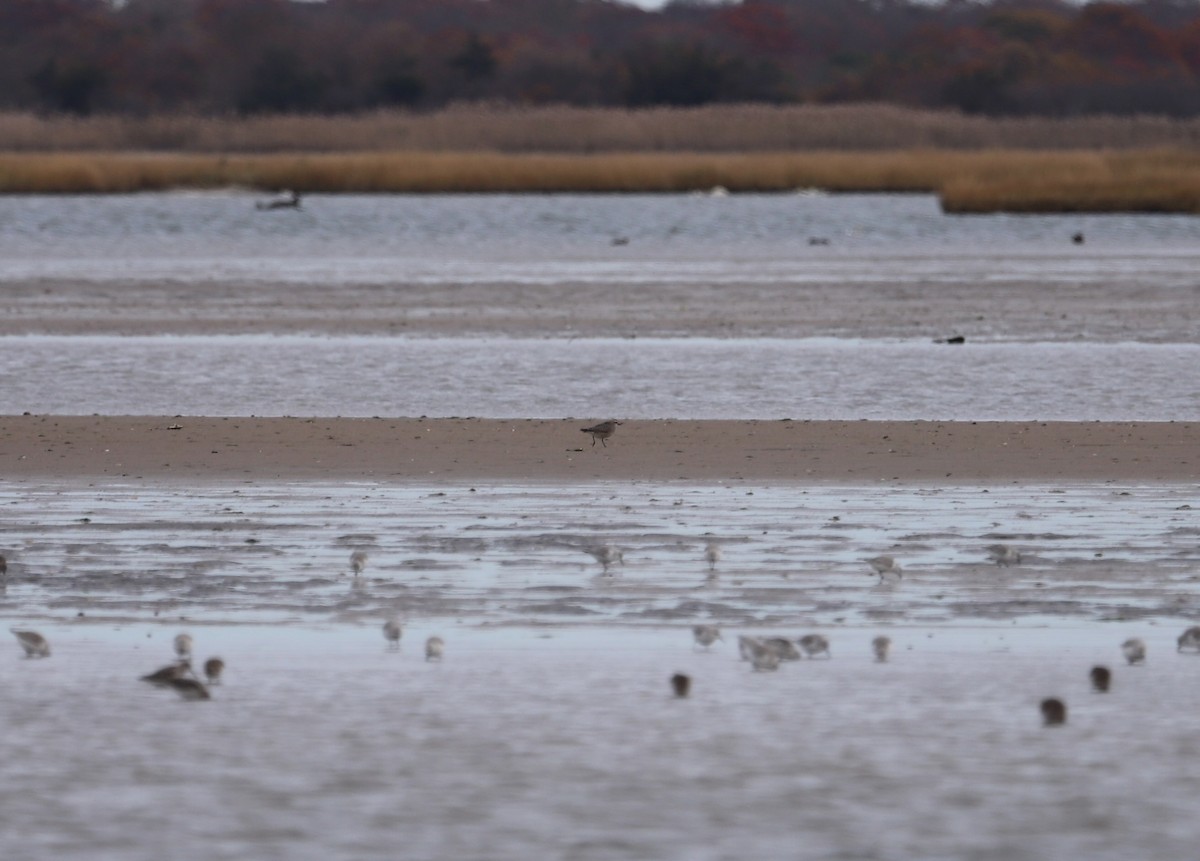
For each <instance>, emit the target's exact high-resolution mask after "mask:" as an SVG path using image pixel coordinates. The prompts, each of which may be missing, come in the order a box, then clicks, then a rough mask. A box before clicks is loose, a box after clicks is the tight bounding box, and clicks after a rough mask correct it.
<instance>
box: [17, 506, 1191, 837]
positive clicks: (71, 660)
mask: <svg viewBox="0 0 1200 861" xmlns="http://www.w3.org/2000/svg"><path fill="white" fill-rule="evenodd" d="M1194 498H1195V491H1194V489H1193V488H1190V487H1175V486H1153V487H1138V486H1134V487H1118V486H1111V487H1103V488H1102V487H1096V486H1062V487H1016V486H1012V487H1007V486H989V487H959V488H939V489H933V490H922V489H914V488H905V489H898V488H886V487H875V486H860V487H810V488H804V487H792V488H779V487H769V488H761V487H747V486H738V487H727V486H707V485H699V486H670V487H651V486H646V485H638V484H602V485H591V486H585V487H579V488H563V487H526V486H514V485H497V486H488V487H482V486H481V487H477V488H475V489H474V490H471V489H469V488H420V487H392V486H376V485H365V484H364V485H357V486H345V485H296V484H293V485H283V486H260V485H254V484H243V485H204V486H200V487H194V488H188V489H180V488H175V487H168V486H132V485H124V486H123V485H115V486H102V487H88V486H83V485H44V486H38V485H29V486H19V487H18V486H8V487H6V488H5V489H4V492H3V494H0V504H2V505H3V511H4V512H5V517H4V518H3V521H2V526H0V528H2V529H3V532H2V533H0V546H2V547H3V549H4V550H5V552H6V553H7V554H8V556H9V558H10V567H9V578H8V581H9V582H8V586H7V590H6V594H5V595H4V596H3V598H2V599H0V616H2V617H3V618H4V619H5V620H7V622H8V623H9V624H10V625H14V626H20V627H35V628H37V629H38V630H40V631H42V632H43V633H44V634H45V635H46V636H47V637H48V638H49V639H50V641H51V644H52V647H53V651H54V653H53V656H52V657H51V658H50V659H47V660H27V659H24V658H22V657H19V651H18V649H17V647H16V644H15V643H14V642H10V646H9V648H8V652H7V654H8V658H7V659H4V658H2V657H0V688H2V689H3V690H4V692H5V695H4V697H2V698H0V720H2V721H3V723H4V726H5V727H6V732H5V733H4V736H3V739H2V740H0V853H2V854H3V855H4V857H28V858H34V859H38V858H89V859H91V858H121V859H127V861H138V859H151V858H160V857H163V856H168V857H172V858H178V859H184V861H186V859H193V858H194V859H212V858H218V859H220V858H229V859H235V858H245V857H251V856H253V857H256V858H258V857H261V858H281V859H283V858H287V859H325V858H330V857H355V858H383V857H397V856H401V857H405V858H414V859H426V858H428V859H435V858H446V857H457V858H503V859H520V858H529V857H538V858H563V859H566V858H572V859H575V858H596V859H614V858H629V859H641V858H649V857H654V858H679V859H694V858H712V859H743V858H748V857H755V858H768V857H794V858H804V859H808V858H812V859H817V858H871V859H910V858H922V859H926V858H935V859H936V858H946V859H952V858H954V859H957V858H986V859H993V858H994V859H1031V861H1032V859H1041V858H1046V857H1064V858H1084V857H1086V858H1095V859H1125V858H1129V857H1134V856H1136V857H1146V858H1167V857H1187V853H1188V852H1190V851H1191V849H1190V847H1191V846H1194V844H1195V841H1196V839H1197V838H1200V824H1198V823H1197V822H1196V819H1195V816H1194V815H1193V810H1192V807H1193V805H1192V804H1191V793H1190V791H1189V790H1190V786H1191V783H1192V768H1191V762H1192V761H1193V759H1194V757H1195V756H1196V755H1197V753H1200V750H1198V749H1197V744H1198V743H1197V741H1196V739H1195V733H1194V732H1193V730H1192V724H1191V721H1190V720H1188V719H1186V718H1182V717H1181V716H1183V715H1190V714H1194V713H1195V710H1196V708H1197V706H1198V705H1200V689H1198V688H1197V686H1196V685H1195V684H1193V681H1194V677H1195V674H1196V673H1197V672H1200V657H1197V656H1195V655H1190V654H1176V653H1175V649H1174V638H1175V636H1176V634H1177V633H1178V632H1179V631H1180V630H1182V629H1183V628H1184V627H1186V626H1187V625H1189V624H1192V623H1193V622H1194V621H1195V619H1196V618H1197V616H1200V606H1198V605H1197V600H1198V595H1197V589H1196V583H1197V573H1196V572H1197V570H1198V567H1197V561H1198V560H1197V556H1200V551H1198V550H1197V546H1196V535H1197V531H1198V530H1197V524H1196V521H1195V514H1194V512H1193V510H1192V508H1191V507H1190V506H1191V503H1192V500H1193V499H1194ZM1197 510H1200V508H1198V509H1197ZM710 537H712V538H716V539H718V540H719V541H720V542H721V544H722V546H723V548H724V558H723V559H722V560H720V562H719V563H718V565H717V573H716V576H715V577H710V576H709V573H708V571H707V570H706V564H705V563H704V562H703V560H702V553H701V549H702V547H703V544H704V542H705V541H706V540H708V539H709V538H710ZM996 541H1006V542H1009V543H1011V544H1013V545H1014V546H1017V547H1019V548H1020V549H1021V551H1022V552H1023V554H1024V559H1023V560H1022V562H1021V564H1020V565H1017V566H1014V567H1011V568H1000V567H997V566H995V565H993V564H991V563H989V562H987V561H986V559H985V557H984V552H983V547H984V546H986V545H987V544H990V543H994V542H996ZM603 543H611V544H614V545H616V546H619V547H621V548H623V550H624V553H625V564H624V566H614V572H613V575H612V576H607V577H606V576H604V575H603V574H602V572H601V567H600V565H599V564H598V563H597V562H595V561H594V560H593V559H592V558H591V556H589V555H588V553H587V552H585V550H584V549H583V548H585V547H589V546H593V545H596V544H603ZM357 547H362V548H365V549H367V550H368V552H369V553H370V555H371V559H370V561H369V563H368V567H367V569H366V571H365V573H364V576H363V578H361V582H360V584H359V585H358V586H355V585H354V583H353V577H352V576H350V574H349V573H348V559H349V554H350V551H351V549H352V548H357ZM881 552H889V553H892V554H893V555H895V556H896V558H897V559H899V560H901V561H902V562H903V564H904V566H905V572H906V576H905V578H904V579H903V580H902V581H901V582H900V583H899V584H898V585H888V586H879V585H875V578H874V577H873V576H872V575H870V574H869V570H868V568H867V566H866V565H865V564H863V563H862V561H861V560H862V559H863V558H864V557H866V556H870V555H875V554H877V553H881ZM80 613H83V614H84V615H83V616H82V617H81V616H80V615H79V614H80ZM392 614H398V615H399V616H400V617H401V618H403V620H404V621H405V623H406V630H405V634H404V638H403V641H402V649H401V650H400V651H399V652H398V653H397V652H390V651H388V650H387V649H386V646H385V642H384V639H383V637H382V634H381V631H380V623H381V622H382V620H383V619H385V618H387V617H389V616H391V615H392ZM701 622H702V623H712V624H718V625H720V626H721V628H722V630H723V632H724V641H723V642H718V643H716V644H715V645H714V647H713V648H712V649H711V650H710V651H708V652H704V651H699V650H697V649H695V648H694V647H693V645H692V638H691V632H690V628H691V626H692V625H693V624H696V623H701ZM185 629H186V630H188V631H190V632H191V633H192V634H193V636H194V637H195V641H196V658H197V660H198V661H201V660H204V659H205V658H207V657H209V656H211V655H214V654H219V655H220V656H221V657H223V658H224V659H225V661H226V662H227V670H226V675H225V682H224V684H222V685H220V686H218V687H215V688H214V689H213V700H212V701H211V702H206V703H189V702H184V701H182V700H180V699H178V698H177V697H176V696H175V695H174V694H173V693H171V692H170V691H163V690H159V689H153V688H150V687H148V686H146V685H144V684H141V683H139V682H138V681H137V677H138V676H140V675H142V674H144V673H147V672H150V671H152V670H154V669H156V668H157V667H159V666H161V665H163V664H165V663H167V662H169V661H170V660H171V659H172V657H173V655H172V650H171V638H172V637H173V636H174V634H175V633H177V632H179V631H180V630H185ZM808 631H820V632H822V633H824V634H826V635H827V636H828V637H829V638H830V640H831V643H832V654H833V657H832V658H831V659H830V660H828V661H826V660H809V661H803V662H800V663H793V664H785V665H784V666H783V667H782V668H781V669H780V670H779V671H777V672H774V673H755V672H753V671H752V670H751V669H750V668H749V666H748V665H747V664H746V663H744V662H741V661H739V660H738V658H737V649H736V643H735V640H736V635H737V634H739V633H748V634H765V633H772V634H781V635H786V636H792V637H795V636H798V635H799V634H801V633H805V632H808ZM879 633H887V634H888V635H889V636H891V638H892V639H893V642H894V647H893V656H892V660H891V661H890V662H889V663H887V664H876V663H874V662H873V661H872V659H871V657H870V652H869V642H870V639H871V637H873V636H875V635H876V634H879ZM433 634H437V635H440V636H442V637H444V638H445V640H446V643H447V650H446V657H445V659H444V660H443V661H442V662H441V663H440V664H437V663H426V662H425V661H423V660H422V643H423V641H424V639H425V637H427V636H429V635H433ZM1131 636H1138V637H1142V638H1144V639H1145V640H1146V642H1147V645H1148V650H1149V659H1148V662H1147V664H1146V665H1145V666H1140V667H1125V666H1123V665H1122V663H1121V659H1120V653H1119V650H1118V645H1119V644H1120V643H1121V642H1122V641H1123V640H1124V639H1125V638H1127V637H1131ZM1095 663H1104V664H1107V665H1109V666H1110V667H1111V668H1112V669H1113V671H1114V677H1115V681H1114V686H1113V690H1112V692H1111V693H1110V694H1107V695H1099V694H1093V693H1091V692H1090V691H1089V689H1088V684H1087V671H1088V668H1089V667H1091V666H1092V665H1093V664H1095ZM680 671H682V672H686V673H688V674H689V675H691V676H692V678H693V694H692V696H691V698H690V699H688V700H686V701H679V700H674V699H672V698H671V697H670V696H669V695H668V685H667V678H668V676H669V675H670V674H671V673H674V672H680ZM1051 695H1053V696H1059V697H1061V698H1063V699H1064V700H1065V701H1066V702H1067V703H1068V707H1069V710H1070V716H1069V720H1068V724H1067V726H1065V727H1062V728H1058V729H1052V730H1048V729H1044V728H1042V727H1041V726H1040V718H1039V716H1038V713H1037V703H1038V702H1039V701H1040V699H1041V698H1043V697H1045V696H1051Z"/></svg>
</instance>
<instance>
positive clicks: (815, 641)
mask: <svg viewBox="0 0 1200 861" xmlns="http://www.w3.org/2000/svg"><path fill="white" fill-rule="evenodd" d="M796 643H797V645H799V646H800V648H801V649H803V650H804V654H805V655H807V656H808V657H810V658H815V657H816V656H817V655H821V654H823V655H825V657H827V658H832V657H833V655H832V654H830V652H829V641H828V640H827V639H825V638H824V637H822V636H821V635H820V634H805V635H804V636H803V637H801V638H800V639H799V640H797V641H796Z"/></svg>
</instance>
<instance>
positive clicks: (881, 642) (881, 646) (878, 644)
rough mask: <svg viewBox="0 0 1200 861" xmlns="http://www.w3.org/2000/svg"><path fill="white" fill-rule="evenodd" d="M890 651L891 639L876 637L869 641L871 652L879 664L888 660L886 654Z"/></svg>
mask: <svg viewBox="0 0 1200 861" xmlns="http://www.w3.org/2000/svg"><path fill="white" fill-rule="evenodd" d="M891 650H892V638H891V637H876V638H875V639H874V640H872V641H871V651H872V652H874V653H875V660H876V661H878V662H879V663H881V664H882V663H885V662H886V661H887V659H888V652H890V651H891Z"/></svg>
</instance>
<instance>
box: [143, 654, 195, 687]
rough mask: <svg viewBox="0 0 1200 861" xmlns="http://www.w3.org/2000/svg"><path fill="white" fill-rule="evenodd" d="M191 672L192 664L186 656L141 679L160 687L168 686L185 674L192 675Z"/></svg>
mask: <svg viewBox="0 0 1200 861" xmlns="http://www.w3.org/2000/svg"><path fill="white" fill-rule="evenodd" d="M191 672H192V664H191V662H190V661H188V660H187V659H186V658H185V659H182V660H178V661H176V662H175V663H173V664H167V665H166V666H165V667H162V668H160V669H157V670H155V671H154V672H152V673H148V674H147V675H144V676H142V677H141V681H143V682H149V683H150V684H152V685H156V686H158V687H166V686H167V685H169V684H171V682H172V681H173V680H175V679H182V678H184V677H185V676H188V675H191Z"/></svg>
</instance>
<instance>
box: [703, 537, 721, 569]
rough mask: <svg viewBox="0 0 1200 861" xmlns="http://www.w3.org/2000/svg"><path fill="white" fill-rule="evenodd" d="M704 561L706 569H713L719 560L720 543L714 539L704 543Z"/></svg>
mask: <svg viewBox="0 0 1200 861" xmlns="http://www.w3.org/2000/svg"><path fill="white" fill-rule="evenodd" d="M704 561H705V562H707V563H708V570H709V571H715V570H716V569H717V563H718V562H720V561H721V545H720V544H718V543H717V542H715V541H710V542H708V543H707V544H705V545H704Z"/></svg>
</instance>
